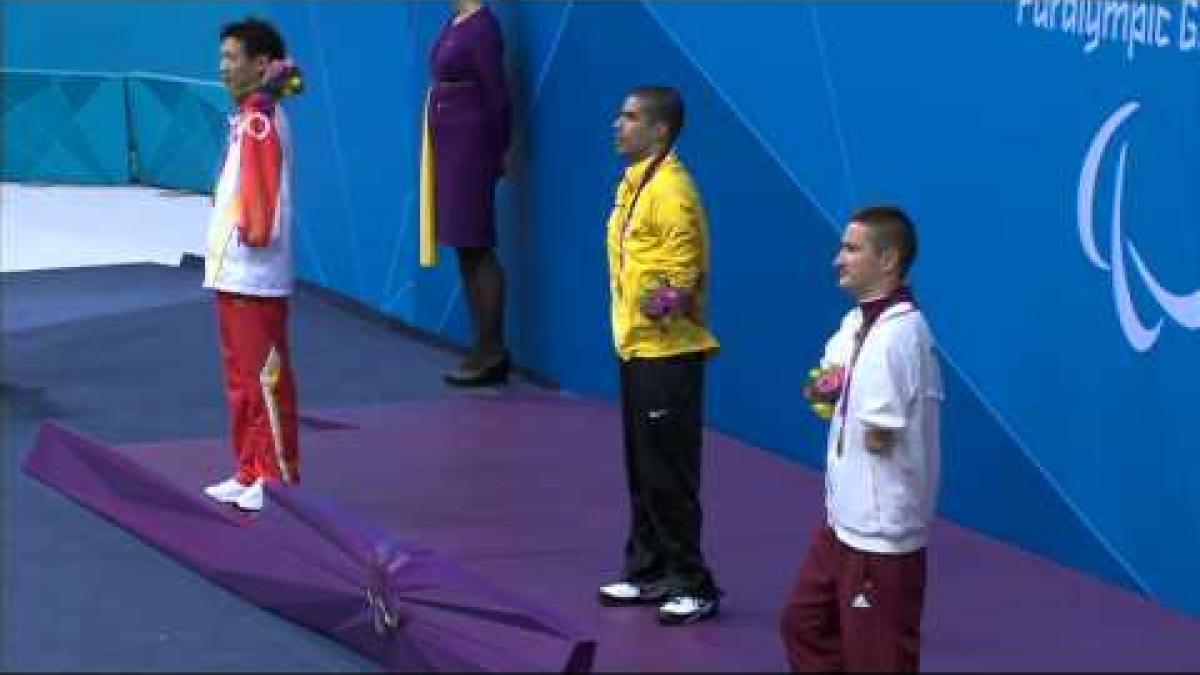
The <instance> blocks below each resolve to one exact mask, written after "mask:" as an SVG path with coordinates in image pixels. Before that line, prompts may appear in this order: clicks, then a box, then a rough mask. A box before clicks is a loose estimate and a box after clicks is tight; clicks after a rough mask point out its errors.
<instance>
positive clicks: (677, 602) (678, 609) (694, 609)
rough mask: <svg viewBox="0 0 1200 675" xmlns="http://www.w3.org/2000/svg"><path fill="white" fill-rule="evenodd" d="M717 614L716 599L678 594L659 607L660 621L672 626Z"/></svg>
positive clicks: (694, 621)
mask: <svg viewBox="0 0 1200 675" xmlns="http://www.w3.org/2000/svg"><path fill="white" fill-rule="evenodd" d="M716 614H717V601H716V599H710V598H702V597H698V596H695V595H677V596H675V597H673V598H671V599H670V600H668V601H667V602H665V603H663V605H662V606H661V607H659V608H658V622H659V623H662V624H666V625H670V626H680V625H684V624H690V623H696V622H697V621H703V620H704V619H707V618H709V617H712V616H715V615H716Z"/></svg>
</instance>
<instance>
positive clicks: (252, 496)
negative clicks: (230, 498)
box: [233, 478, 266, 511]
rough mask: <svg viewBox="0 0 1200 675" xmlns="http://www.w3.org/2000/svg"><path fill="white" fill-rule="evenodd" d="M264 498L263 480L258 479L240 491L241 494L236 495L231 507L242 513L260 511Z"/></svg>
mask: <svg viewBox="0 0 1200 675" xmlns="http://www.w3.org/2000/svg"><path fill="white" fill-rule="evenodd" d="M265 497H266V488H264V487H263V479H261V478H259V479H258V480H256V481H254V482H253V483H251V484H250V487H248V488H246V489H245V490H242V494H240V495H238V498H237V499H236V500H234V502H233V505H234V506H236V507H238V508H239V509H241V510H243V511H261V510H262V507H263V501H264V498H265Z"/></svg>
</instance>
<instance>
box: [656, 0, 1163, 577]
mask: <svg viewBox="0 0 1200 675" xmlns="http://www.w3.org/2000/svg"><path fill="white" fill-rule="evenodd" d="M642 6H643V7H644V8H645V9H646V13H647V14H649V15H650V17H651V18H653V19H654V21H655V22H656V23H657V24H658V25H659V27H660V28H662V30H663V33H664V34H665V35H666V37H667V38H668V39H670V40H671V42H672V43H674V44H675V46H676V48H678V49H679V52H680V53H681V54H682V55H683V56H684V58H686V59H687V60H688V62H689V63H691V64H692V66H693V67H695V68H696V71H697V72H698V73H700V75H701V76H702V77H703V78H704V79H705V81H706V82H708V84H709V86H711V87H712V88H713V91H715V92H716V93H717V95H718V96H720V97H721V99H722V100H724V101H725V104H726V105H728V106H729V109H730V111H731V112H733V114H734V115H735V116H736V117H737V119H738V120H739V121H740V122H741V123H742V124H743V125H744V126H745V127H746V130H747V131H749V132H750V134H751V135H752V136H754V138H755V139H756V140H757V141H758V142H759V144H760V145H761V146H762V148H763V149H764V151H765V152H766V153H767V155H768V156H769V157H771V159H773V160H774V161H775V163H776V164H778V166H779V168H780V170H781V171H783V173H784V174H785V175H786V176H787V177H788V178H789V179H790V180H791V181H792V183H793V184H794V185H795V186H796V188H797V189H798V190H800V191H801V192H802V193H803V194H804V195H805V196H806V197H807V198H808V199H809V200H810V201H811V202H812V204H813V206H815V207H816V208H817V210H818V211H820V212H821V214H822V215H823V216H825V218H826V220H827V221H828V223H829V226H830V227H832V228H833V229H834V231H835V232H837V233H838V235H839V236H840V234H841V228H840V227H838V225H837V223H838V221H837V220H835V219H833V218H832V217H830V215H829V212H828V211H827V210H825V209H824V208H823V207H822V206H821V204H820V203H819V202H818V201H816V199H814V197H813V195H812V193H811V192H810V191H809V190H808V189H807V188H805V187H804V185H802V184H801V183H800V181H799V180H798V179H797V178H796V176H795V174H793V173H792V172H791V170H790V169H789V168H788V166H787V164H785V163H784V162H783V161H782V159H781V158H780V157H779V155H778V154H777V153H776V152H775V150H774V149H773V148H772V147H771V146H770V144H768V143H767V142H766V139H765V138H764V137H763V135H762V134H761V133H759V131H758V129H757V128H755V126H754V125H753V124H751V123H750V121H749V118H747V117H746V115H744V114H743V113H742V111H741V110H740V109H739V108H738V107H737V105H736V104H735V103H734V102H733V100H732V99H731V98H730V97H729V96H728V95H726V94H725V92H724V91H722V90H721V88H720V86H718V84H717V82H716V81H715V80H714V79H713V77H712V76H711V75H710V74H709V73H708V71H707V70H706V69H705V68H704V66H702V65H701V64H700V62H699V61H698V60H697V59H696V58H695V57H694V56H693V55H692V53H691V52H690V51H689V50H688V48H687V47H686V46H685V44H684V43H683V41H682V40H681V39H680V38H679V36H678V35H677V34H676V33H675V31H674V30H673V29H672V28H671V27H670V26H669V25H668V24H667V23H666V22H665V21H663V20H662V18H661V17H660V16H659V15H658V13H657V12H656V11H655V10H654V8H653V7H652V6H651V5H650V3H649V1H648V0H642ZM831 84H832V83H831ZM938 351H940V352H941V354H942V357H943V359H944V360H945V361H946V363H947V364H948V365H949V366H950V367H951V368H952V369H953V370H954V371H955V372H956V373H957V374H958V376H959V377H960V378H961V379H962V381H963V383H964V384H966V386H967V387H968V388H969V389H970V390H971V392H972V393H973V394H974V395H975V398H976V399H977V400H978V401H979V403H980V405H982V406H983V408H984V410H986V411H987V412H988V414H989V415H991V416H992V418H993V419H994V420H995V421H996V423H997V424H998V425H999V426H1000V428H1001V429H1003V430H1004V432H1005V433H1006V434H1008V436H1009V437H1010V438H1011V439H1012V441H1013V444H1014V445H1015V446H1016V447H1017V448H1018V449H1019V450H1020V451H1021V453H1022V454H1023V455H1024V456H1025V459H1026V460H1027V461H1028V462H1029V463H1030V464H1031V465H1032V466H1033V467H1034V468H1035V469H1036V470H1037V471H1038V473H1039V474H1040V475H1041V476H1042V478H1043V480H1045V481H1046V484H1047V485H1049V486H1050V488H1051V489H1052V490H1053V491H1054V493H1055V494H1057V495H1058V497H1059V499H1061V500H1062V503H1063V504H1064V505H1066V507H1067V509H1069V510H1070V512H1071V513H1072V514H1073V515H1074V516H1075V517H1076V518H1078V519H1079V522H1080V524H1082V525H1083V527H1085V528H1086V529H1087V531H1088V532H1089V533H1090V534H1091V535H1092V536H1093V537H1094V538H1095V540H1096V541H1097V542H1098V543H1099V544H1100V546H1101V547H1102V548H1103V549H1104V550H1105V551H1106V552H1107V553H1108V554H1109V555H1110V556H1112V559H1113V560H1114V561H1116V563H1117V564H1118V565H1120V567H1121V568H1122V569H1123V570H1124V571H1125V573H1126V574H1127V575H1129V578H1130V580H1131V581H1133V583H1134V584H1136V585H1137V587H1138V589H1139V590H1141V592H1142V593H1144V594H1145V595H1146V596H1147V597H1149V598H1151V599H1152V600H1155V601H1160V600H1159V596H1158V594H1157V593H1155V592H1154V591H1153V589H1152V588H1151V587H1150V584H1148V583H1147V582H1146V580H1145V579H1144V578H1142V576H1141V575H1140V574H1138V572H1137V569H1136V568H1135V567H1134V566H1133V565H1132V564H1130V562H1129V561H1128V560H1126V559H1125V557H1124V556H1123V555H1121V553H1120V552H1119V551H1118V550H1117V549H1116V547H1114V546H1113V545H1112V543H1111V542H1110V541H1109V540H1108V538H1107V537H1105V536H1104V534H1103V533H1102V532H1101V531H1100V530H1099V529H1098V528H1097V527H1096V525H1095V524H1094V523H1093V522H1092V521H1091V519H1089V518H1088V517H1087V515H1086V514H1085V513H1084V512H1083V510H1082V509H1080V508H1079V506H1078V505H1077V504H1076V503H1075V501H1074V500H1073V499H1071V497H1070V496H1069V495H1068V494H1067V492H1066V490H1064V489H1063V487H1062V485H1061V484H1060V483H1059V482H1058V481H1057V480H1056V479H1055V478H1054V476H1053V475H1052V474H1051V473H1050V472H1049V471H1048V470H1047V469H1046V467H1045V466H1044V465H1043V464H1042V463H1041V462H1039V461H1038V460H1037V459H1036V457H1035V456H1034V454H1033V452H1031V451H1030V449H1029V447H1028V446H1027V445H1026V444H1025V442H1024V441H1023V440H1022V439H1021V437H1020V435H1018V434H1017V432H1016V430H1015V429H1014V428H1013V426H1012V425H1011V424H1009V423H1008V422H1007V421H1006V420H1005V418H1004V416H1003V415H1001V414H1000V411H998V410H997V409H996V408H995V407H993V406H992V405H991V404H990V403H989V402H988V401H987V399H985V398H984V396H983V394H982V392H981V391H980V389H979V387H978V386H976V385H975V383H974V382H973V381H972V380H971V379H970V378H969V377H967V374H966V373H965V372H964V371H963V369H962V368H960V367H959V366H958V364H957V362H955V361H954V359H953V358H951V357H950V355H949V354H948V353H947V352H946V348H945V346H944V345H941V344H939V345H938Z"/></svg>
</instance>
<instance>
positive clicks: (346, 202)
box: [305, 2, 366, 297]
mask: <svg viewBox="0 0 1200 675" xmlns="http://www.w3.org/2000/svg"><path fill="white" fill-rule="evenodd" d="M305 4H306V8H307V9H308V18H309V24H310V25H311V26H312V32H313V48H314V50H315V51H316V52H317V70H318V71H319V72H320V73H321V89H322V93H323V94H324V99H325V107H326V109H327V110H328V111H329V141H330V144H331V145H332V146H333V161H334V162H335V164H336V166H337V178H338V187H339V190H338V192H339V193H340V194H341V197H342V210H343V211H344V212H345V214H346V223H345V227H344V228H343V229H344V230H345V232H346V237H347V238H348V239H349V247H348V250H349V251H350V252H351V253H350V256H349V257H350V267H351V270H352V271H353V273H354V280H355V281H356V282H357V283H358V296H359V297H366V296H365V292H366V288H365V286H366V284H365V283H364V281H363V275H362V269H361V268H360V267H359V264H358V255H356V252H357V251H359V250H360V249H359V247H358V240H357V237H356V236H355V233H354V231H355V221H354V207H353V206H352V204H351V201H350V189H349V184H348V183H347V181H346V160H345V155H344V154H343V152H342V144H341V140H340V138H339V137H338V120H337V108H336V107H335V106H334V104H333V92H332V90H331V89H330V88H329V67H328V66H327V64H326V63H325V50H324V48H323V47H322V42H321V29H320V27H319V22H318V21H317V10H316V7H315V6H314V3H312V2H308V3H305Z"/></svg>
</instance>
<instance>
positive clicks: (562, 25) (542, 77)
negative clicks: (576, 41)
mask: <svg viewBox="0 0 1200 675" xmlns="http://www.w3.org/2000/svg"><path fill="white" fill-rule="evenodd" d="M574 8H575V0H570V1H569V2H568V3H567V6H566V8H565V9H563V13H562V18H561V19H559V21H558V30H557V31H556V32H555V33H554V41H553V42H551V43H550V51H549V52H547V53H546V58H545V59H544V60H543V61H542V70H541V72H539V73H538V77H537V83H536V84H534V86H533V101H531V102H530V107H531V108H532V107H534V106H536V105H537V101H538V98H539V97H540V96H541V93H542V85H543V84H545V83H546V77H547V76H548V75H549V74H550V67H551V66H552V65H553V64H554V58H555V56H556V55H557V54H558V45H559V44H561V43H562V37H563V33H565V32H567V20H568V19H569V18H570V17H571V10H572V9H574Z"/></svg>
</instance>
